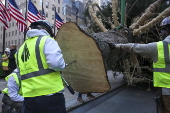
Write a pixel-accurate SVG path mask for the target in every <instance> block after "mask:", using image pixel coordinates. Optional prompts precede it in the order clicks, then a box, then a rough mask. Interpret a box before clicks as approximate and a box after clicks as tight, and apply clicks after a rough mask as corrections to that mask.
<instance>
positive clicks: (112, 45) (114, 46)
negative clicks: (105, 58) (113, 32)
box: [108, 43, 116, 49]
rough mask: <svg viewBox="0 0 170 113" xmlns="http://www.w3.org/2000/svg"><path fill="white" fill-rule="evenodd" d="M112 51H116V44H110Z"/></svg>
mask: <svg viewBox="0 0 170 113" xmlns="http://www.w3.org/2000/svg"><path fill="white" fill-rule="evenodd" d="M108 44H109V46H110V48H111V49H116V44H114V43H108Z"/></svg>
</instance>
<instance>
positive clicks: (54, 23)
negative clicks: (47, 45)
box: [54, 6, 56, 37]
mask: <svg viewBox="0 0 170 113" xmlns="http://www.w3.org/2000/svg"><path fill="white" fill-rule="evenodd" d="M55 20H56V6H55V7H54V37H55Z"/></svg>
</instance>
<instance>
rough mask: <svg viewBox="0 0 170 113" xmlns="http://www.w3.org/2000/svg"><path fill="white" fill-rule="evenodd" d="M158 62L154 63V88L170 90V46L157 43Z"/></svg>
mask: <svg viewBox="0 0 170 113" xmlns="http://www.w3.org/2000/svg"><path fill="white" fill-rule="evenodd" d="M157 50H158V61H157V62H156V63H153V68H154V87H164V88H170V54H169V53H170V52H169V51H170V44H168V43H167V42H165V41H159V42H157Z"/></svg>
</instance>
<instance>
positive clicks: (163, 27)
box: [160, 16, 170, 40]
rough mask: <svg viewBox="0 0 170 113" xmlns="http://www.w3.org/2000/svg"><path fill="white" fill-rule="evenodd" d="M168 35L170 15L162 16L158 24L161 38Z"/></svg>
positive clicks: (169, 32)
mask: <svg viewBox="0 0 170 113" xmlns="http://www.w3.org/2000/svg"><path fill="white" fill-rule="evenodd" d="M168 35H170V16H169V17H166V18H164V19H163V20H162V22H161V24H160V36H161V38H162V40H163V39H165V38H166V37H167V36H168Z"/></svg>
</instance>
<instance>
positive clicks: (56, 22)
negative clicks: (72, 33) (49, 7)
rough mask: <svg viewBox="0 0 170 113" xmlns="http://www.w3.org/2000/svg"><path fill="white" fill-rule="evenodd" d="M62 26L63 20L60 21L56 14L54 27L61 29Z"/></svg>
mask: <svg viewBox="0 0 170 113" xmlns="http://www.w3.org/2000/svg"><path fill="white" fill-rule="evenodd" d="M63 24H64V22H63V20H62V19H61V17H60V16H59V15H58V14H57V12H56V16H55V26H56V27H57V28H58V29H59V28H60V27H61V25H63Z"/></svg>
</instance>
